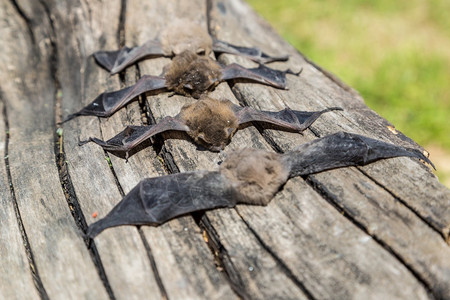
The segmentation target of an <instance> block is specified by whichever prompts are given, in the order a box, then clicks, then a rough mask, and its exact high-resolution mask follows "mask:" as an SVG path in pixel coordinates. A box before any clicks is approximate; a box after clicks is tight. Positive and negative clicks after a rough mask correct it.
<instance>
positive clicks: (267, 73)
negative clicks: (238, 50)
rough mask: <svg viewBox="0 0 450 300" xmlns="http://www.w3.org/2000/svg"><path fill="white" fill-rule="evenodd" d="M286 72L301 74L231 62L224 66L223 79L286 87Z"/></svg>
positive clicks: (287, 72) (288, 71)
mask: <svg viewBox="0 0 450 300" xmlns="http://www.w3.org/2000/svg"><path fill="white" fill-rule="evenodd" d="M286 74H293V75H299V74H300V72H299V73H293V72H292V71H291V70H287V71H279V70H274V69H271V68H268V67H266V66H264V65H259V67H258V68H253V69H246V68H244V67H243V66H241V65H238V64H231V65H228V66H226V67H224V68H223V70H222V78H221V80H222V81H223V80H230V79H247V80H250V81H254V82H257V83H262V84H265V85H269V86H273V87H276V88H279V89H286Z"/></svg>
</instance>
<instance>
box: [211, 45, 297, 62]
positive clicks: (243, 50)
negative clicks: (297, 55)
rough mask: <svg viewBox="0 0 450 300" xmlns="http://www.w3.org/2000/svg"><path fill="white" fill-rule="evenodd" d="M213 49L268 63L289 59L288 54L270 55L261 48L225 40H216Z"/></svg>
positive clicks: (216, 51)
mask: <svg viewBox="0 0 450 300" xmlns="http://www.w3.org/2000/svg"><path fill="white" fill-rule="evenodd" d="M213 51H214V52H215V53H228V54H234V55H239V56H244V57H247V58H248V59H251V60H253V61H255V62H258V63H261V64H266V63H270V62H273V61H287V60H288V59H289V56H288V55H284V56H269V55H267V54H266V53H264V52H262V51H261V49H259V48H249V47H241V46H235V45H232V44H229V43H227V42H224V41H219V40H214V43H213Z"/></svg>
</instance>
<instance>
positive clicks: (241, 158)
mask: <svg viewBox="0 0 450 300" xmlns="http://www.w3.org/2000/svg"><path fill="white" fill-rule="evenodd" d="M220 172H221V173H222V174H223V175H225V176H226V177H227V178H228V179H229V180H230V181H231V182H232V183H233V186H234V188H235V189H236V190H237V191H238V192H239V194H240V196H242V199H240V200H239V202H240V203H247V204H255V205H267V204H268V203H269V202H270V200H271V199H272V198H273V196H274V195H275V193H276V192H277V191H278V190H279V189H280V187H281V186H282V185H283V184H284V183H285V182H286V180H287V179H288V176H289V168H286V167H285V166H284V165H283V163H282V161H281V156H280V155H279V154H277V153H273V152H267V151H264V150H259V149H250V148H244V149H239V150H237V151H234V152H232V153H230V154H228V156H227V159H226V160H225V161H224V162H223V163H222V165H221V166H220Z"/></svg>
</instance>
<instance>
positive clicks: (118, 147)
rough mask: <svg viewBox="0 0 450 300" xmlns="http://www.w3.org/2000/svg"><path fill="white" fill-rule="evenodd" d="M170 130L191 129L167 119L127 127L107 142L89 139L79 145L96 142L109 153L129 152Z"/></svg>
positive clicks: (182, 123) (176, 120)
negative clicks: (150, 123) (154, 123)
mask: <svg viewBox="0 0 450 300" xmlns="http://www.w3.org/2000/svg"><path fill="white" fill-rule="evenodd" d="M168 130H178V131H189V127H188V126H187V125H186V124H185V123H184V121H183V120H181V119H179V118H178V117H175V118H173V117H166V118H164V119H163V120H162V121H161V122H159V123H158V124H156V125H149V126H127V128H125V130H123V131H122V132H120V133H119V134H117V135H116V136H114V137H112V138H111V139H109V140H107V141H106V142H105V141H102V140H100V139H97V138H89V139H88V140H87V141H81V142H80V143H79V145H84V144H86V143H88V142H94V143H96V144H97V145H100V146H101V147H102V148H103V149H105V150H107V151H121V152H128V151H130V150H131V149H133V148H134V147H136V146H137V145H139V144H140V143H142V142H143V141H145V140H146V139H149V138H150V137H152V136H154V135H156V134H158V133H161V132H164V131H168Z"/></svg>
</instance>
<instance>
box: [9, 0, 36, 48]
mask: <svg viewBox="0 0 450 300" xmlns="http://www.w3.org/2000/svg"><path fill="white" fill-rule="evenodd" d="M10 1H11V4H12V5H13V7H14V8H15V9H16V11H17V13H18V14H19V16H20V17H21V18H22V19H23V20H24V21H25V24H26V25H27V31H28V34H29V35H30V39H31V44H33V45H36V38H35V37H34V32H33V29H32V28H33V23H32V22H31V20H30V18H28V16H27V15H26V14H25V13H24V12H23V10H22V8H21V7H20V6H19V4H18V3H17V1H16V0H10Z"/></svg>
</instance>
